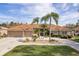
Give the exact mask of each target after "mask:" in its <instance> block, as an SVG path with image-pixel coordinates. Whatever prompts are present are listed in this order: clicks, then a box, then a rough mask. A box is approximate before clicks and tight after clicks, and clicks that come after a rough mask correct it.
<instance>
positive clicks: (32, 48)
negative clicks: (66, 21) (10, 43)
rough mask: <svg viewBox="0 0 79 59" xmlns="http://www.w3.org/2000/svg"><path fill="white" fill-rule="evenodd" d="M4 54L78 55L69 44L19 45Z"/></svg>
mask: <svg viewBox="0 0 79 59" xmlns="http://www.w3.org/2000/svg"><path fill="white" fill-rule="evenodd" d="M4 56H79V52H78V51H76V50H75V49H73V48H71V47H69V46H49V45H20V46H17V47H15V48H14V49H13V50H11V51H10V52H8V53H6V54H5V55H4Z"/></svg>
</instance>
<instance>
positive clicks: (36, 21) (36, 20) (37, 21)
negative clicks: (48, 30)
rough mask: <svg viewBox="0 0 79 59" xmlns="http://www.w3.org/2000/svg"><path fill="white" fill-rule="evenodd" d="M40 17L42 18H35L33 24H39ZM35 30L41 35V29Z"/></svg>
mask: <svg viewBox="0 0 79 59" xmlns="http://www.w3.org/2000/svg"><path fill="white" fill-rule="evenodd" d="M39 19H40V18H39V17H36V18H34V19H33V22H32V24H34V23H37V25H38V24H39ZM34 32H37V33H38V35H39V36H40V29H36V30H35V31H34Z"/></svg>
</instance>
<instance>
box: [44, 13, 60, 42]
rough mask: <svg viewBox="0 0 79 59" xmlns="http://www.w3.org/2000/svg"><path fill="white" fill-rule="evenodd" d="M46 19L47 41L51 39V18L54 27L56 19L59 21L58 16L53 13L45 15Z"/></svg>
mask: <svg viewBox="0 0 79 59" xmlns="http://www.w3.org/2000/svg"><path fill="white" fill-rule="evenodd" d="M45 17H46V19H48V20H49V28H50V29H49V41H50V39H51V25H52V24H51V23H52V22H51V21H52V18H53V20H54V21H55V23H56V25H58V19H59V15H58V14H57V13H54V12H51V13H50V14H47V15H46V16H45Z"/></svg>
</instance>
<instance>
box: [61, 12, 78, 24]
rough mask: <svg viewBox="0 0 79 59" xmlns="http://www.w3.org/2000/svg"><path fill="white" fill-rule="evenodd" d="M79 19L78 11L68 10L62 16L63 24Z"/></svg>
mask: <svg viewBox="0 0 79 59" xmlns="http://www.w3.org/2000/svg"><path fill="white" fill-rule="evenodd" d="M78 19H79V13H78V12H72V13H70V12H67V13H66V14H64V15H63V16H61V17H60V22H61V23H62V24H67V23H75V22H76V21H77V20H78Z"/></svg>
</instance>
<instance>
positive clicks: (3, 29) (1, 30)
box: [0, 26, 8, 36]
mask: <svg viewBox="0 0 79 59" xmlns="http://www.w3.org/2000/svg"><path fill="white" fill-rule="evenodd" d="M7 30H8V28H6V27H3V26H0V36H5V35H7Z"/></svg>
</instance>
